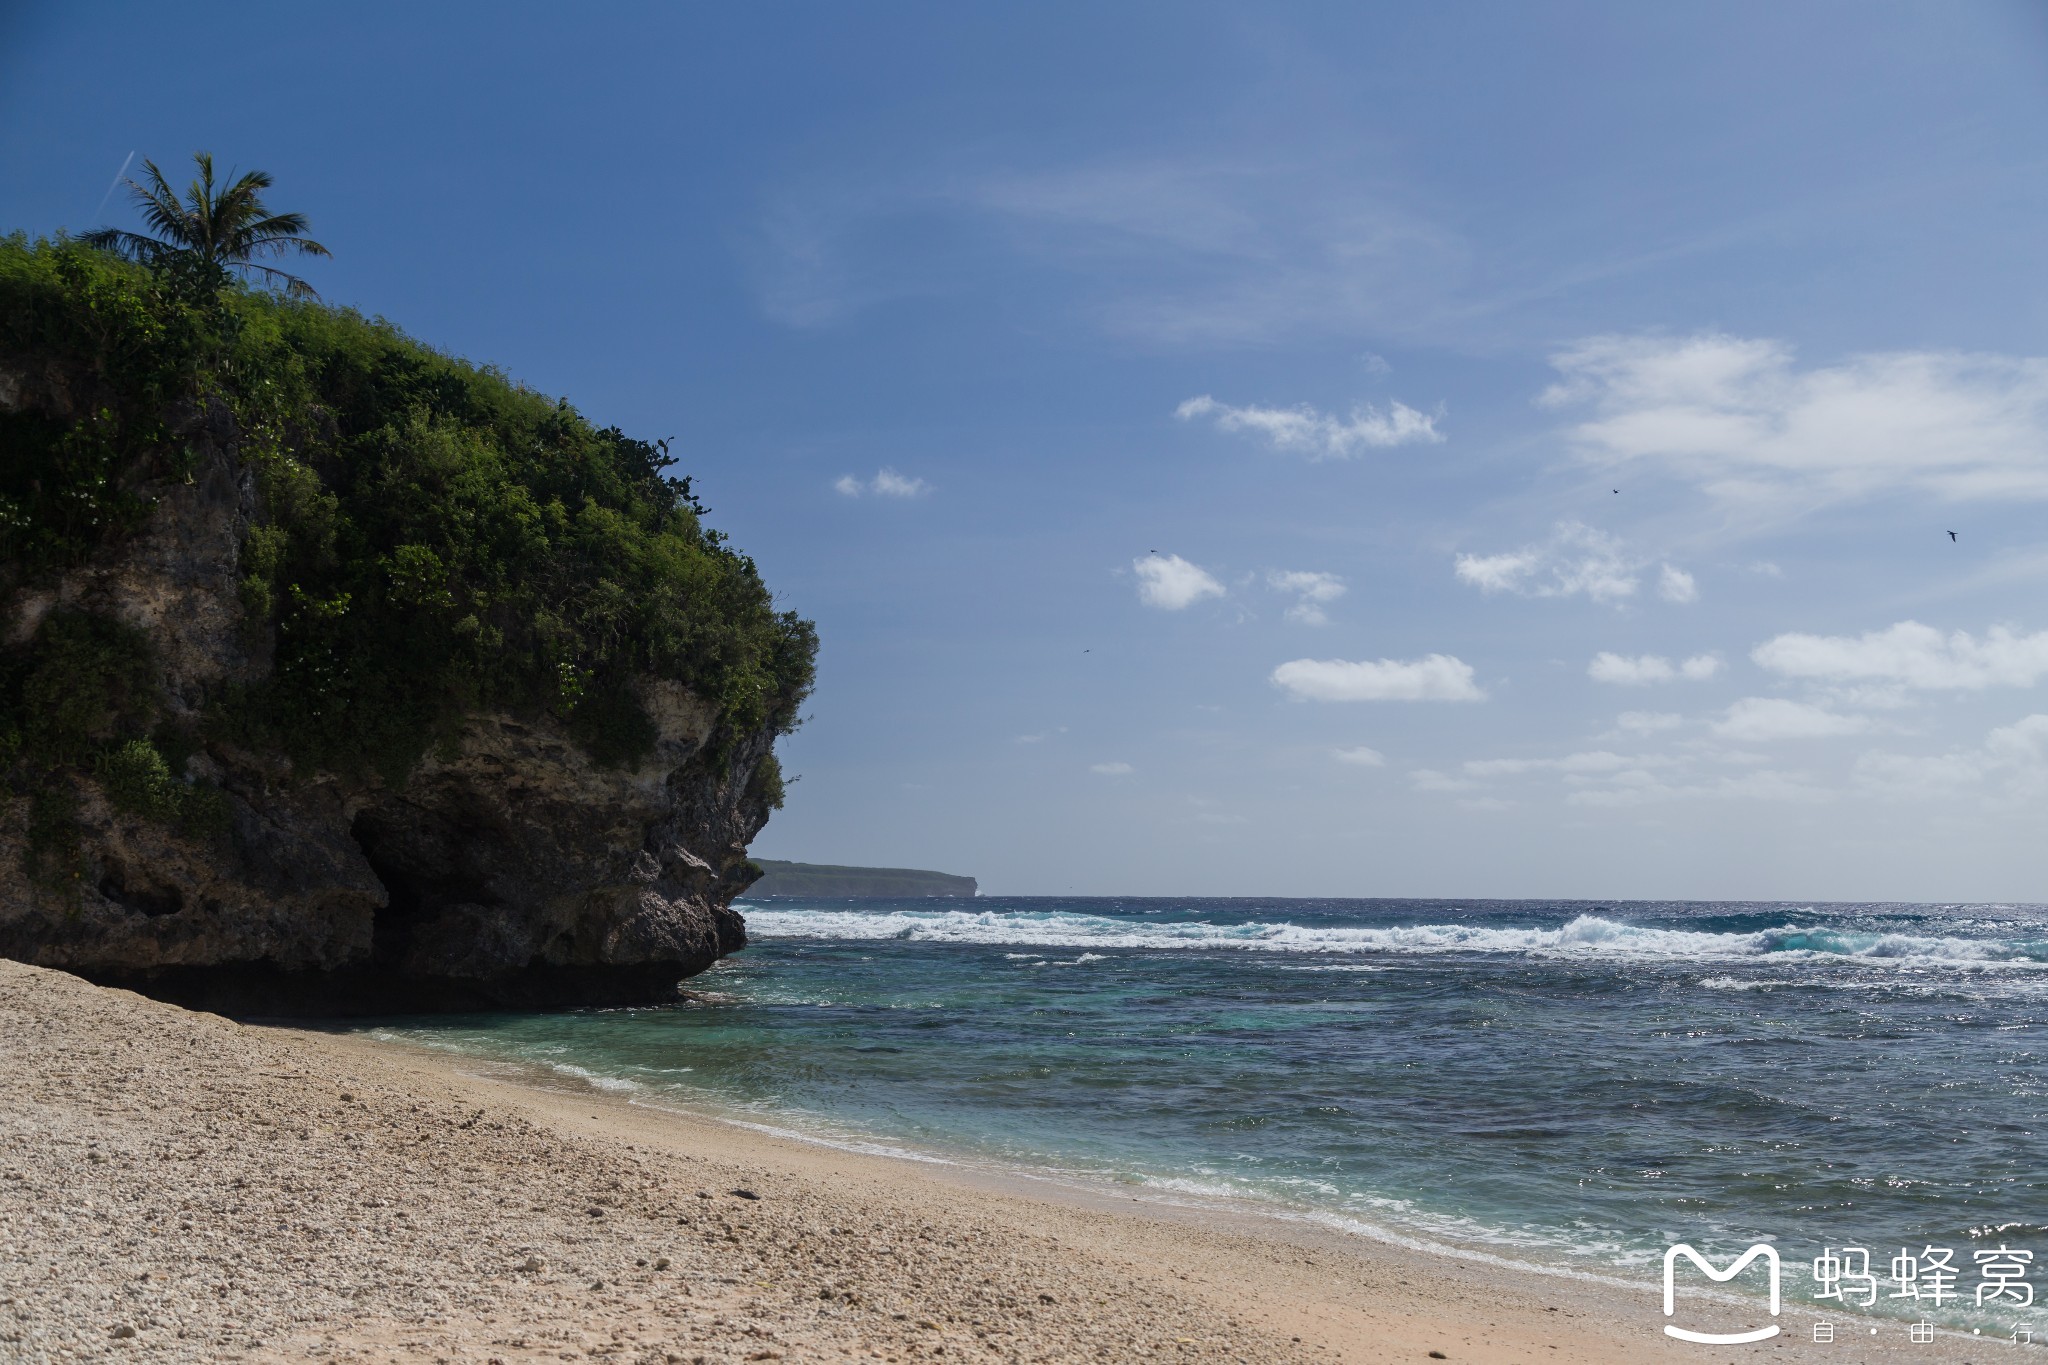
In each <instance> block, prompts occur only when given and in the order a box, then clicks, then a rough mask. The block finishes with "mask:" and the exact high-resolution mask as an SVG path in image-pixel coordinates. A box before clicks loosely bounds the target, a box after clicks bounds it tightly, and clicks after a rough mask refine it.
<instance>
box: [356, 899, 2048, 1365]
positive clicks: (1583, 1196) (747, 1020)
mask: <svg viewBox="0 0 2048 1365" xmlns="http://www.w3.org/2000/svg"><path fill="white" fill-rule="evenodd" d="M742 909H743V910H745V912H746V914H747V920H748V925H749V930H750V933H751V935H752V937H753V944H752V946H751V947H749V948H748V949H747V951H746V952H744V953H742V954H740V955H739V956H737V957H735V958H732V959H729V960H727V961H726V962H724V963H721V964H720V965H719V966H718V967H717V968H715V969H713V970H712V971H711V972H709V973H706V974H705V975H704V976H702V977H699V978H697V979H696V980H694V981H692V982H691V983H690V985H691V987H692V989H693V998H692V999H690V1000H689V1001H688V1002H686V1003H682V1004H678V1005H673V1006H666V1007H660V1008H650V1009H634V1010H609V1011H588V1012H575V1013H565V1014H549V1015H493V1016H469V1017H457V1018H447V1019H433V1020H418V1019H409V1020H403V1021H390V1022H388V1023H386V1024H385V1025H383V1026H381V1027H383V1028H385V1029H387V1030H389V1031H391V1032H395V1033H397V1034H399V1035H400V1036H403V1037H407V1038H409V1039H412V1040H414V1041H421V1042H431V1043H434V1044H437V1045H442V1046H452V1047H457V1048H460V1049H463V1050H466V1051H471V1052H475V1053H479V1054H484V1055H489V1056H493V1057H499V1058H506V1059H513V1060H519V1061H525V1062H532V1063H539V1064H543V1065H547V1066H552V1067H555V1068H557V1069H559V1070H562V1071H564V1072H566V1073H567V1074H569V1075H573V1076H580V1077H583V1078H585V1079H588V1080H590V1081H592V1082H593V1083H595V1084H600V1085H604V1086H607V1087H610V1088H615V1089H629V1090H633V1091H636V1092H639V1093H641V1094H644V1095H646V1096H647V1097H649V1098H651V1099H656V1100H661V1099H666V1100H668V1101H670V1102H680V1103H684V1104H688V1105H690V1106H692V1107H698V1108H702V1107H706V1106H710V1107H716V1108H720V1109H724V1110H728V1111H739V1112H742V1113H744V1114H746V1115H750V1116H751V1117H752V1118H753V1119H755V1120H756V1121H759V1122H763V1123H766V1124H770V1125H772V1126H776V1127H781V1128H787V1129H794V1130H798V1131H803V1132H807V1133H810V1134H813V1135H816V1136H820V1137H823V1138H826V1139H828V1140H832V1141H841V1142H849V1143H855V1144H860V1143H869V1144H879V1145H882V1146H886V1147H889V1148H893V1149H899V1150H905V1151H910V1152H915V1153H920V1154H924V1155H930V1156H936V1157H940V1158H943V1159H951V1160H968V1161H977V1162H984V1163H995V1164H1001V1165H1005V1166H1013V1167H1022V1168H1026V1169H1030V1170H1034V1171H1040V1172H1049V1173H1057V1174H1061V1175H1064V1176H1066V1177H1068V1178H1076V1179H1082V1180H1088V1181H1099V1182H1113V1183H1116V1184H1119V1185H1123V1186H1127V1187H1137V1186H1143V1187H1149V1188H1150V1189H1152V1190H1153V1191H1156V1192H1157V1193H1159V1194H1160V1195H1162V1196H1163V1197H1175V1198H1193V1199H1228V1200H1233V1201H1252V1202H1254V1203H1256V1204H1257V1205H1259V1206H1261V1207H1264V1208H1266V1209H1269V1210H1274V1211H1278V1212H1283V1213H1287V1214H1291V1215H1295V1216H1302V1217H1312V1218H1317V1219H1320V1220H1323V1221H1325V1222H1329V1223H1334V1224H1336V1225H1339V1226H1346V1227H1350V1228H1353V1229H1355V1230H1359V1231H1362V1232H1363V1231H1370V1232H1373V1233H1376V1234H1380V1235H1388V1234H1391V1235H1396V1236H1400V1237H1404V1238H1413V1239H1419V1240H1424V1241H1429V1242H1435V1243H1441V1244H1446V1245H1450V1246H1455V1247H1461V1248H1466V1249H1471V1250H1480V1251H1486V1252H1491V1253H1494V1254H1499V1255H1506V1256H1510V1257H1513V1258H1515V1259H1518V1260H1523V1261H1528V1262H1535V1263H1542V1264H1549V1265H1554V1266H1559V1267H1565V1268H1575V1269H1581V1270H1588V1271H1594V1272H1607V1273H1614V1272H1620V1273H1624V1274H1627V1275H1629V1276H1630V1277H1631V1278H1638V1279H1640V1278H1642V1277H1643V1276H1644V1275H1645V1274H1646V1273H1647V1274H1649V1275H1652V1276H1654V1274H1655V1271H1656V1267H1657V1265H1658V1263H1659V1261H1660V1259H1661V1257H1662V1254H1663V1251H1664V1248H1665V1246H1666V1245H1667V1244H1669V1243H1670V1242H1673V1241H1678V1240H1684V1241H1689V1242H1692V1243H1694V1244H1696V1245H1698V1246H1700V1247H1702V1248H1703V1249H1714V1248H1725V1249H1727V1250H1731V1251H1732V1250H1739V1249H1740V1248H1741V1247H1743V1246H1746V1245H1748V1244H1749V1243H1751V1242H1753V1241H1756V1240H1759V1239H1763V1238H1769V1239H1773V1240H1775V1241H1776V1243H1777V1244H1778V1246H1779V1248H1780V1250H1781V1253H1782V1254H1783V1255H1784V1257H1785V1260H1786V1264H1787V1267H1788V1271H1787V1288H1786V1295H1787V1302H1788V1304H1797V1303H1802V1302H1804V1301H1806V1300H1808V1299H1810V1297H1811V1292H1812V1288H1813V1286H1812V1285H1811V1283H1810V1277H1809V1276H1808V1275H1807V1274H1806V1272H1805V1267H1806V1266H1807V1265H1808V1264H1809V1263H1810V1262H1811V1260H1812V1258H1813V1257H1815V1256H1818V1255H1819V1254H1820V1253H1821V1250H1822V1248H1823V1247H1825V1246H1834V1247H1837V1248H1839V1247H1842V1246H1862V1247H1865V1248H1868V1249H1869V1251H1870V1252H1871V1259H1872V1261H1873V1271H1874V1272H1875V1273H1876V1274H1877V1275H1878V1277H1879V1281H1880V1285H1879V1289H1880V1293H1881V1294H1882V1295H1889V1294H1891V1293H1893V1292H1895V1291H1896V1290H1899V1289H1900V1288H1902V1287H1903V1286H1902V1285H1900V1284H1899V1283H1897V1282H1894V1281H1892V1280H1891V1279H1890V1278H1889V1277H1888V1276H1887V1275H1886V1271H1887V1269H1889V1268H1890V1261H1891V1259H1892V1258H1893V1257H1894V1256H1895V1255H1896V1254H1897V1253H1898V1252H1899V1250H1900V1248H1901V1247H1905V1248H1908V1249H1909V1250H1911V1251H1912V1252H1913V1254H1915V1255H1916V1256H1918V1255H1919V1254H1920V1251H1921V1249H1922V1248H1923V1247H1924V1246H1927V1245H1934V1246H1937V1247H1948V1248H1952V1249H1953V1250H1954V1251H1955V1256H1954V1258H1953V1259H1954V1263H1955V1264H1956V1265H1958V1266H1959V1267H1961V1268H1962V1270H1963V1274H1962V1275H1961V1276H1960V1277H1959V1279H1958V1281H1957V1285H1958V1286H1959V1288H1960V1290H1961V1293H1962V1296H1963V1299H1964V1300H1965V1302H1964V1303H1962V1304H1961V1305H1960V1307H1958V1306H1957V1305H1954V1304H1944V1305H1942V1308H1941V1311H1934V1312H1932V1313H1931V1314H1930V1315H1931V1316H1932V1317H1933V1318H1934V1319H1935V1320H1936V1321H1949V1322H1958V1323H1968V1322H1978V1321H1982V1322H1985V1323H1987V1324H1990V1323H1993V1322H1995V1323H1996V1324H1997V1325H1998V1326H1999V1330H2000V1332H2001V1334H2003V1332H2004V1331H2005V1330H2007V1329H2008V1328H2009V1324H2010V1323H2011V1322H2013V1321H2025V1320H2028V1319H2029V1318H2030V1316H2031V1313H2032V1310H2028V1311H2026V1312H2022V1311H2020V1308H2019V1306H2018V1305H2017V1304H2016V1302H2015V1301H2014V1300H2015V1294H2011V1293H2009V1294H2007V1295H2006V1296H2005V1298H2004V1299H2003V1300H1999V1301H1994V1302H1993V1303H1992V1304H1991V1305H1988V1306H1987V1310H1986V1313H1985V1314H1983V1315H1979V1314H1976V1313H1975V1312H1974V1304H1973V1303H1972V1302H1970V1301H1969V1300H1970V1299H1971V1296H1972V1291H1973V1289H1974V1288H1975V1286H1977V1285H1978V1284H1979V1283H1980V1279H1981V1277H1980V1276H1979V1274H1978V1273H1977V1271H1976V1269H1975V1267H1974V1264H1973V1253H1974V1252H1975V1251H1976V1250H1980V1249H1991V1248H1996V1247H1998V1246H2001V1245H2003V1246H2006V1247H2009V1248H2011V1249H2015V1250H2031V1251H2032V1252H2034V1253H2035V1254H2036V1256H2037V1257H2039V1258H2041V1259H2042V1260H2044V1261H2048V1133H2044V1114H2043V1110H2044V1098H2048V1048H2044V1045H2043V1044H2044V1026H2048V910H2044V908H2042V907H2037V906H1984V905H1958V906H1906V905H1819V906H1799V905H1766V904H1653V903H1611V902H1610V903H1601V904H1597V905H1595V904H1578V903H1556V902H1535V901H1516V902H1491V903H1474V902H1456V903H1452V902H1434V901H1385V900H1378V901H1296V900H1289V901H1256V900H1129V899H1124V900H1104V899H1045V898H1031V899H1002V898H987V897H984V898H981V899H978V900H975V901H972V902H959V901H953V902H948V901H932V900H917V901H903V902H894V903H890V902H873V901H858V902H855V901H839V902H833V901H806V902H797V901H775V902H767V903H763V904H759V905H753V906H744V905H743V906H742ZM1716 1254H1719V1253H1718V1252H1717V1253H1716ZM1795 1268H1796V1270H1795ZM2032 1281H2040V1282H2041V1283H2043V1284H2048V1266H2044V1267H2042V1268H2040V1269H2035V1270H2030V1272H2029V1282H2032ZM1929 1307H1930V1306H1929V1305H1927V1304H1926V1303H1925V1302H1924V1301H1921V1300H1911V1299H1900V1300H1889V1299H1886V1298H1882V1297H1881V1298H1880V1300H1879V1303H1878V1308H1877V1311H1879V1312H1886V1311H1891V1312H1897V1313H1904V1314H1907V1315H1910V1316H1918V1315H1920V1314H1921V1313H1923V1312H1928V1311H1929ZM1993 1309H1995V1310H1996V1311H1992V1310H1993Z"/></svg>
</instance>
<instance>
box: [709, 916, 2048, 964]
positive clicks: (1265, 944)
mask: <svg viewBox="0 0 2048 1365" xmlns="http://www.w3.org/2000/svg"><path fill="white" fill-rule="evenodd" d="M746 916H747V932H748V933H749V934H750V935H752V936H754V937H757V938H813V939H834V940H842V941H874V942H881V941H886V940H891V939H898V940H909V941H913V942H922V943H961V944H986V945H991V946H1003V947H1033V948H1081V949H1094V950H1100V949H1105V948H1126V949H1129V948H1137V949H1150V950H1154V951H1157V950H1172V949H1238V950H1245V951H1255V952H1270V953H1393V954H1410V955H1429V954H1443V953H1522V954H1529V955H1538V956H1557V957H1595V958H1598V957H1613V958H1623V959H1648V960H1657V961H1667V962H1679V961H1726V960H1736V959H1755V958H1759V957H1772V956H1775V957H1783V956H1787V955H1794V956H1804V957H1812V958H1853V959H1857V960H1859V961H1863V962H1866V963H1868V962H1897V963H1902V964H1903V963H1930V962H1940V963H1948V964H1975V965H1982V966H2048V940H2007V939H1970V938H1934V937H1922V936H1917V935H1912V934H1897V933H1859V932H1855V931H1851V930H1846V929H1830V928H1826V927H1824V926H1813V927H1801V926H1799V925H1792V924H1788V925H1784V926H1781V927H1778V928H1774V929H1760V930H1756V931H1753V932H1750V933H1740V934H1712V933H1696V932H1690V931H1687V930H1683V929H1650V928H1643V927H1640V926H1637V925H1633V924H1623V923H1620V922H1618V921H1615V920H1610V919H1604V918H1602V917H1600V916H1598V915H1580V916H1579V917H1577V918H1576V919H1574V920H1572V921H1571V922H1570V923H1568V924H1565V925H1562V926H1560V927H1557V928H1498V927H1485V926H1480V925H1468V924H1414V925H1390V926H1381V927H1370V926H1343V925H1314V924H1294V923H1289V922H1287V921H1285V920H1279V921H1270V920H1252V921H1248V922H1246V923H1241V924H1218V923H1213V922H1211V921H1208V920H1192V921H1180V922H1172V921H1158V920H1154V921H1147V922H1134V921H1132V920H1128V919H1118V918H1115V917H1113V916H1108V915H1088V914H1078V913H1074V912H1071V911H1058V910H1046V911H1010V912H1005V911H993V910H979V911H977V910H890V911H860V910H799V909H789V908H783V907H775V908H761V907H748V908H747V911H746Z"/></svg>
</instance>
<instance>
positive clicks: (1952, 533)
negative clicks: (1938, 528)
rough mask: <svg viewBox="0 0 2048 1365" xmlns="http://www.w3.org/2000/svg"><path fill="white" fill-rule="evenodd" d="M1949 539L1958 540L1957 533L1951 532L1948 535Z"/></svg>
mask: <svg viewBox="0 0 2048 1365" xmlns="http://www.w3.org/2000/svg"><path fill="white" fill-rule="evenodd" d="M1948 538H1949V539H1950V540H1954V539H1955V538H1956V533H1955V532H1954V531H1950V532H1949V533H1948Z"/></svg>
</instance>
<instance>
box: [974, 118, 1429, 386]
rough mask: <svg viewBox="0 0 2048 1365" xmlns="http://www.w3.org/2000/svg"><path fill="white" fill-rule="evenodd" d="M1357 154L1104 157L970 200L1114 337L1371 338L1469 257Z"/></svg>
mask: <svg viewBox="0 0 2048 1365" xmlns="http://www.w3.org/2000/svg"><path fill="white" fill-rule="evenodd" d="M1350 156H1351V152H1350V151H1348V150H1347V152H1346V153H1345V154H1344V156H1343V157H1342V158H1340V160H1339V162H1338V163H1337V164H1327V163H1325V162H1324V161H1323V159H1322V158H1320V157H1317V156H1314V155H1311V156H1310V157H1309V158H1308V159H1307V160H1306V161H1303V162H1296V161H1294V160H1293V158H1291V157H1290V158H1279V159H1276V158H1273V157H1268V156H1258V157H1242V156H1233V155H1229V154H1227V153H1221V154H1209V155H1203V156H1200V157H1185V158H1172V159H1161V158H1143V159H1123V160H1119V161H1098V162H1095V163H1092V164H1087V165H1078V166H1068V167H1061V168H1054V169H1051V170H1046V171H1039V172H1030V173H1014V172H1011V173H1005V172H997V173H994V174H992V175H989V176H986V177H984V178H982V179H981V180H979V181H978V182H977V183H976V184H974V185H971V186H968V187H965V195H966V197H967V198H968V200H969V201H970V202H971V203H972V205H973V206H974V207H975V208H977V209H979V210H981V211H982V212H985V213H988V214H993V215H998V216H999V220H1000V221H999V222H998V224H997V226H998V227H999V229H1000V231H1001V233H1002V238H1003V240H1004V241H1005V242H1006V243H1007V244H1009V245H1011V246H1012V247H1014V248H1016V249H1019V250H1022V251H1024V252H1026V253H1029V254H1030V255H1031V256H1032V257H1034V258H1036V259H1039V260H1042V261H1046V262H1048V263H1051V264H1053V265H1055V266H1058V267H1061V268H1064V269H1065V270H1066V271H1067V272H1068V273H1070V274H1072V275H1073V276H1074V277H1076V279H1077V280H1078V281H1079V285H1080V290H1081V293H1082V294H1083V295H1084V296H1086V297H1087V298H1088V299H1089V300H1090V304H1089V307H1090V308H1091V309H1092V310H1093V311H1094V312H1096V313H1097V314H1098V316H1099V317H1100V320H1101V322H1102V324H1103V325H1104V326H1106V327H1107V328H1108V329H1109V330H1111V331H1113V332H1116V333H1120V334H1123V335H1127V336H1138V337H1142V338H1145V339H1147V340H1150V341H1155V342H1158V341H1164V342H1168V343H1171V344H1186V343H1193V344H1196V345H1214V344H1216V343H1218V342H1225V343H1242V342H1247V341H1253V342H1257V341H1271V340H1275V339H1278V338H1281V337H1285V336H1289V335H1294V334H1298V333H1301V332H1304V331H1308V332H1311V333H1334V334H1336V335H1338V336H1351V337H1355V336H1357V335H1359V332H1360V328H1361V325H1364V326H1366V328H1367V329H1368V330H1370V328H1371V325H1372V324H1373V323H1380V324H1382V325H1384V326H1385V327H1387V328H1389V329H1391V328H1397V327H1400V326H1401V325H1403V324H1408V325H1412V323H1413V320H1414V319H1415V318H1416V317H1417V316H1418V315H1420V314H1421V313H1422V312H1423V311H1424V310H1425V309H1427V308H1428V307H1430V306H1431V305H1432V304H1435V303H1437V302H1438V301H1439V300H1440V298H1441V296H1442V291H1443V290H1444V289H1445V288H1447V287H1449V285H1450V283H1451V281H1453V280H1454V279H1456V278H1459V277H1461V276H1462V275H1463V273H1464V272H1465V270H1466V269H1467V249H1466V248H1465V246H1464V245H1463V243H1462V242H1461V241H1460V240H1459V239H1458V238H1457V237H1456V236H1455V235H1453V234H1451V233H1449V232H1448V231H1446V230H1445V229H1443V228H1440V227H1438V226H1437V225H1436V224H1435V223H1434V222H1432V221H1430V219H1429V218H1428V217H1427V216H1425V215H1424V214H1423V213H1421V212H1420V211H1418V210H1417V209H1415V208H1410V207H1409V206H1407V205H1406V204H1404V203H1403V202H1402V200H1403V199H1404V198H1405V197H1406V196H1403V195H1401V194H1400V193H1399V192H1398V190H1397V188H1396V187H1395V186H1394V185H1393V184H1392V183H1391V182H1390V181H1389V180H1388V179H1387V178H1386V177H1385V176H1382V175H1378V174H1375V173H1374V172H1373V171H1372V170H1370V169H1365V168H1363V167H1359V166H1355V165H1353V164H1352V163H1351V161H1350ZM1283 163H1284V164H1283Z"/></svg>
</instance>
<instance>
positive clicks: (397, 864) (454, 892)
mask: <svg viewBox="0 0 2048 1365" xmlns="http://www.w3.org/2000/svg"><path fill="white" fill-rule="evenodd" d="M349 834H350V835H351V836H352V837H353V838H354V839H355V841H356V846H357V847H358V848H360V849H362V851H363V857H364V859H365V860H367V861H368V862H369V864H370V870H371V871H372V872H374V873H376V874H377V880H378V881H380V882H382V883H383V884H384V891H385V895H386V898H387V899H386V902H385V905H384V907H383V908H382V909H381V910H378V911H377V912H376V914H375V916H374V917H373V918H372V920H371V926H370V945H371V947H370V956H371V960H372V961H373V962H374V963H375V964H376V965H377V966H379V967H387V968H391V967H400V966H401V964H403V963H404V961H405V959H406V955H407V954H408V953H409V952H410V951H411V949H412V945H413V941H414V939H415V937H416V936H417V935H418V934H419V932H420V930H421V929H423V928H424V927H425V926H427V925H428V924H430V923H432V922H433V921H434V920H435V919H436V918H438V917H439V916H440V915H441V914H442V913H443V912H444V911H446V910H447V909H448V908H449V907H450V906H454V905H464V904H468V905H489V906H496V905H501V904H503V899H502V897H500V896H499V895H498V894H497V893H496V892H495V891H493V890H492V889H491V885H490V879H489V877H488V876H487V875H486V874H485V873H484V871H483V869H481V868H479V867H476V866H474V865H473V864H472V863H471V861H470V859H469V857H468V856H467V854H466V849H465V845H466V844H468V843H469V842H470V841H469V840H466V839H465V838H464V837H463V836H462V834H461V832H460V831H456V830H444V829H438V828H430V827H428V826H426V825H424V824H422V823H413V822H406V823H401V822H399V821H396V820H393V819H390V818H388V817H386V816H383V815H380V814H378V813H377V812H374V811H365V812H363V813H362V814H360V815H358V816H356V818H355V820H354V821H353V822H351V824H350V826H349Z"/></svg>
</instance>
